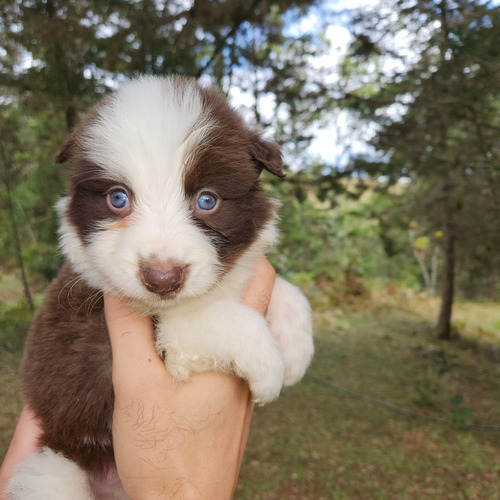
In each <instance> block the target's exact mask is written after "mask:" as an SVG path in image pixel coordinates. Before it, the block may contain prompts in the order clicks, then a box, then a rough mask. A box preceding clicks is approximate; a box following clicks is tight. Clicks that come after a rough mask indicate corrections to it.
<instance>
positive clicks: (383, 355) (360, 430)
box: [0, 299, 500, 500]
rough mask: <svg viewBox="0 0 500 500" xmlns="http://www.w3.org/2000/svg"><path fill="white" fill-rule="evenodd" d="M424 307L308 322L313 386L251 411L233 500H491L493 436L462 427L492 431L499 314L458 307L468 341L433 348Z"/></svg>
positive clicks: (1, 428)
mask: <svg viewBox="0 0 500 500" xmlns="http://www.w3.org/2000/svg"><path fill="white" fill-rule="evenodd" d="M427 302H428V303H427V306H425V301H424V299H422V304H418V307H415V311H416V312H412V311H410V310H409V307H408V303H404V301H399V302H398V301H393V302H392V303H391V301H388V300H385V301H383V300H374V299H373V300H372V301H370V302H367V303H364V304H363V305H361V304H358V305H357V306H356V307H355V308H352V309H343V310H341V309H338V310H331V311H323V312H318V313H316V315H315V322H316V356H315V359H314V362H313V364H312V366H311V368H310V371H309V373H310V377H306V379H304V381H303V382H302V383H301V384H299V385H297V386H295V387H293V388H290V389H287V390H285V391H284V393H283V395H282V396H281V397H280V399H279V400H278V401H277V402H276V403H274V404H271V405H267V406H264V407H261V408H257V409H256V411H255V417H254V421H253V426H252V432H251V435H250V440H249V443H248V447H247V451H246V454H245V459H244V463H243V467H242V470H241V475H240V481H239V485H238V489H237V494H236V498H237V499H314V500H319V499H321V498H323V499H335V500H341V499H358V498H359V499H371V498H374V499H379V498H380V499H385V498H389V499H406V498H408V499H461V498H463V499H481V500H482V499H489V498H499V497H500V432H498V431H494V430H487V429H483V430H473V429H470V428H466V427H464V426H466V425H469V424H474V425H478V426H500V398H499V394H500V378H499V368H500V347H499V345H498V344H497V345H493V344H491V342H492V339H495V336H496V335H497V334H498V332H497V324H496V321H497V320H496V318H498V315H499V313H500V305H498V304H496V305H495V304H479V305H473V304H467V305H459V306H458V307H457V313H459V314H460V315H461V316H460V317H459V318H458V319H457V320H456V321H455V324H456V325H457V322H460V321H462V323H461V324H458V325H457V326H458V327H459V328H460V325H461V326H462V328H463V330H464V332H466V333H467V336H468V338H465V339H464V338H457V339H455V340H453V341H450V342H442V341H438V340H436V339H435V338H434V337H433V336H432V328H431V318H432V315H433V307H434V305H433V303H432V301H427ZM483 308H486V311H485V310H484V309H483ZM11 316H12V313H11ZM14 317H15V318H17V319H16V321H25V320H26V318H25V317H24V316H23V314H22V312H21V313H20V312H19V311H18V312H17V313H15V314H14ZM481 318H484V319H485V321H484V324H481ZM16 321H14V320H11V321H10V322H8V323H7V322H6V321H5V318H3V323H2V324H0V327H2V329H1V332H2V333H0V343H1V344H0V345H1V347H2V349H1V353H0V387H1V389H0V454H1V455H2V456H3V454H4V453H5V451H6V447H7V445H8V442H9V440H10V436H11V432H12V429H13V426H14V422H15V418H16V415H17V413H18V412H19V409H20V399H19V395H18V391H19V383H18V380H17V375H16V374H17V369H18V364H19V358H20V351H21V339H19V335H20V334H19V331H18V330H17V329H16V328H15V324H16ZM464 322H465V323H464ZM7 325H10V327H9V328H7ZM25 325H26V323H24V324H21V327H20V329H21V330H23V329H25ZM479 329H481V330H482V331H483V336H484V338H485V339H487V340H488V342H490V343H485V342H480V341H479V340H478V338H479V336H478V332H479V333H481V332H480V331H479ZM346 390H348V391H346ZM349 391H350V392H349ZM381 403H388V404H390V405H393V406H394V407H395V408H392V409H390V408H387V407H384V406H382V405H381ZM399 410H405V411H406V410H409V411H411V412H414V413H416V414H419V415H422V416H423V417H410V416H406V415H404V414H402V413H400V412H399ZM427 417H429V418H427ZM432 419H440V422H439V423H437V422H435V421H434V420H432Z"/></svg>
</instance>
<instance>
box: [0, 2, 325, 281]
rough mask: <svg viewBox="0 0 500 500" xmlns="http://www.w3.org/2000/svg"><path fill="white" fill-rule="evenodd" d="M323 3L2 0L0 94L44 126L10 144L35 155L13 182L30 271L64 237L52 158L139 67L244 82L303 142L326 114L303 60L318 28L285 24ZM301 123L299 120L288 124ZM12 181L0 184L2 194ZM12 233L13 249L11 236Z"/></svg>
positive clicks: (40, 267) (48, 269)
mask: <svg viewBox="0 0 500 500" xmlns="http://www.w3.org/2000/svg"><path fill="white" fill-rule="evenodd" d="M314 3H315V2H314V0H274V1H272V2H264V1H263V0H252V1H250V2H247V1H244V0H235V1H232V2H215V1H212V0H194V1H192V2H186V1H184V0H173V1H169V2H158V1H154V0H115V1H113V2H101V1H100V0H43V1H42V0H34V1H33V0H4V1H3V2H2V4H1V5H0V102H3V100H4V99H6V96H7V95H8V96H9V99H10V100H12V102H13V103H14V104H15V106H17V109H18V110H19V111H20V112H22V113H24V114H25V116H24V117H23V120H24V123H27V124H29V127H28V128H30V130H31V132H32V133H33V134H35V135H36V137H37V140H35V141H32V142H30V144H29V146H28V144H27V143H26V142H23V141H21V142H18V143H17V144H16V145H15V151H13V154H14V156H16V155H18V156H19V155H21V156H24V155H27V156H28V158H29V164H30V168H29V169H28V170H27V171H26V170H23V169H21V170H22V175H20V176H19V184H18V186H17V187H16V189H15V190H14V192H13V193H11V194H12V197H13V200H14V202H15V204H16V205H17V206H18V207H22V208H23V210H22V214H23V216H22V217H18V218H17V221H18V225H19V228H18V232H19V234H20V237H21V244H22V246H23V248H24V250H23V253H24V254H25V257H26V255H27V254H29V255H28V256H29V257H30V258H28V264H29V265H28V266H27V267H28V271H29V269H36V270H37V271H42V273H43V274H44V275H45V276H47V277H50V275H51V274H52V268H53V265H52V263H53V262H54V260H53V259H51V260H46V259H44V262H43V263H41V262H40V261H37V262H35V260H36V259H34V258H32V257H33V256H34V254H35V252H33V251H31V250H32V249H34V248H36V249H37V251H38V253H42V249H43V248H44V245H45V246H46V248H47V252H50V251H51V250H52V251H54V247H55V241H54V236H52V237H51V236H49V235H54V234H55V231H54V227H55V222H54V221H55V217H54V215H53V213H52V212H51V209H50V207H51V205H52V204H53V202H54V198H55V196H56V195H57V194H59V193H60V192H61V191H62V185H63V184H64V174H63V173H62V172H63V171H62V170H61V167H60V166H55V165H54V162H53V157H54V154H55V152H56V151H57V149H58V147H59V145H60V144H62V141H63V136H64V134H65V133H67V131H69V130H70V129H71V128H72V127H73V126H74V125H75V123H77V122H78V121H79V119H80V116H81V114H82V112H84V111H86V110H87V109H88V108H89V107H90V105H91V104H92V103H94V102H95V101H96V96H98V95H102V94H105V93H106V92H108V91H110V90H111V89H113V88H114V87H115V86H116V85H117V83H118V82H120V81H122V80H125V79H127V78H129V77H131V76H134V75H137V74H139V73H148V74H165V73H181V74H184V75H190V76H194V77H201V78H203V79H205V80H210V82H211V83H215V84H218V85H220V86H221V87H222V88H223V89H224V90H225V91H226V92H228V93H231V91H232V89H233V88H234V87H235V86H236V85H240V84H241V85H242V87H244V90H245V91H246V92H249V93H251V94H252V95H253V97H254V98H255V104H254V105H253V110H252V111H253V113H252V114H251V117H252V118H253V119H254V120H255V122H256V123H261V124H262V125H265V126H266V125H271V126H273V127H274V128H275V130H276V131H277V135H278V136H281V139H282V142H285V143H288V144H289V145H290V148H291V147H292V145H294V144H298V143H300V144H301V145H302V148H303V147H304V145H306V144H307V141H308V140H309V139H310V136H306V135H305V134H302V137H298V135H299V134H298V133H297V132H298V130H300V129H306V128H307V126H308V124H310V123H311V121H313V120H314V119H316V117H317V115H318V113H316V112H314V111H313V112H311V109H312V107H313V105H312V104H311V102H314V100H315V99H316V98H317V96H318V92H319V90H318V87H317V86H316V87H315V88H311V87H310V86H308V85H307V80H308V78H309V77H310V72H308V71H306V67H307V66H308V64H309V60H308V58H309V57H310V56H311V54H314V53H316V52H317V50H318V46H317V44H316V41H318V40H319V39H318V40H316V41H315V43H314V44H313V43H310V42H311V36H310V35H301V34H296V33H295V34H294V33H292V32H290V31H289V30H288V31H287V29H286V27H287V23H289V21H287V20H286V19H287V16H288V19H292V18H293V19H295V20H299V19H300V18H301V16H303V15H305V14H306V13H307V10H308V8H309V7H310V6H311V5H313V4H314ZM299 68H300V70H299ZM269 96H272V97H271V100H274V102H275V103H276V108H277V107H280V112H279V113H278V112H277V109H276V113H275V116H277V115H279V116H280V119H279V120H274V119H273V120H268V119H267V118H266V117H265V116H263V115H262V114H260V113H259V101H260V100H261V99H267V98H269ZM292 115H293V116H292ZM294 118H295V120H294ZM292 122H293V123H297V126H296V128H295V129H293V130H289V128H290V127H289V126H288V125H287V124H288V123H292ZM299 123H300V125H299ZM292 136H293V137H292ZM9 141H10V139H9ZM13 144H14V143H13ZM29 187H31V188H32V189H29ZM5 190H6V187H5V185H4V186H3V188H2V187H0V196H2V195H4V194H5V195H6V191H5ZM4 191H5V193H4ZM48 214H49V216H48ZM0 220H2V222H3V223H7V221H5V220H4V219H0ZM33 228H34V229H33ZM5 234H9V235H11V234H12V233H11V232H8V233H7V232H5ZM9 238H10V236H9ZM23 238H24V240H23ZM7 239H8V238H7ZM6 243H7V245H6V247H5V248H6V249H7V248H8V249H10V251H12V249H13V248H14V246H13V244H12V241H10V240H9V241H6ZM30 251H31V253H30ZM45 263H47V264H49V265H47V266H45V265H44V264H45Z"/></svg>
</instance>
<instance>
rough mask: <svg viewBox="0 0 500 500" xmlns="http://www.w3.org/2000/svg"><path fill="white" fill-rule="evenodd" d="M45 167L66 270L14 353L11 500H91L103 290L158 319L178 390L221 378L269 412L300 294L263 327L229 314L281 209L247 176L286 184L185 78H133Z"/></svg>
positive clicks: (302, 334)
mask: <svg viewBox="0 0 500 500" xmlns="http://www.w3.org/2000/svg"><path fill="white" fill-rule="evenodd" d="M56 160H57V162H58V163H65V162H68V163H69V166H70V168H71V181H70V185H69V191H68V195H67V196H66V197H64V198H62V199H61V200H60V201H59V202H58V204H57V210H58V214H59V217H60V241H61V248H62V251H63V253H64V255H65V257H66V259H67V263H66V264H65V265H64V267H63V268H62V270H61V272H60V273H59V275H58V277H57V278H56V279H55V280H54V282H53V283H52V284H51V286H50V288H49V289H48V291H47V293H46V297H45V301H44V304H43V306H42V307H41V309H40V311H39V312H38V315H37V318H36V321H35V323H34V325H33V326H32V328H31V330H30V332H29V335H28V339H27V343H26V348H25V359H24V369H23V370H24V374H23V378H24V394H25V400H26V403H28V404H29V406H30V407H31V408H32V409H33V410H34V411H35V413H36V414H37V416H38V417H39V418H40V421H41V423H42V425H43V435H42V437H41V440H40V443H42V444H43V447H41V448H40V450H39V452H37V453H34V454H32V455H30V456H29V457H28V458H27V459H26V460H25V462H24V463H23V464H21V466H20V467H19V469H18V473H17V474H16V475H15V476H14V477H13V478H12V479H11V482H10V483H9V489H8V491H9V494H10V497H9V498H13V499H23V498H30V499H51V500H59V499H61V500H76V499H86V498H93V496H92V493H91V488H90V484H91V483H95V481H98V480H99V478H106V477H108V476H109V475H110V473H109V471H110V470H111V471H112V470H114V458H113V447H112V438H111V424H112V412H113V386H112V381H111V349H110V343H109V338H108V332H107V329H106V324H105V321H104V314H103V300H102V296H103V292H109V293H111V294H115V295H117V296H119V297H121V298H123V299H124V300H127V301H128V302H129V303H131V304H132V305H133V306H134V307H135V308H136V309H137V310H139V311H140V312H141V313H143V314H146V315H151V316H153V317H154V318H155V324H156V344H157V349H158V352H159V353H160V354H161V355H162V356H163V357H164V359H165V364H166V367H167V369H168V371H169V372H170V373H171V374H172V375H173V377H174V378H175V379H176V380H178V381H179V382H180V381H184V380H186V379H187V378H188V377H189V375H190V374H191V373H193V372H202V371H206V370H216V371H223V372H231V373H234V374H236V375H238V376H240V377H242V378H244V379H246V380H247V381H248V383H249V385H250V389H251V392H252V394H253V398H254V400H255V401H256V402H258V403H267V402H270V401H273V400H274V399H276V398H277V397H278V395H279V393H280V390H281V388H282V386H283V385H291V384H293V383H295V382H297V381H298V380H299V379H300V378H301V377H302V376H303V375H304V372H305V370H306V368H307V367H308V365H309V363H310V360H311V357H312V355H313V341H312V330H311V314H310V308H309V304H308V302H307V301H306V299H305V298H304V296H303V295H302V294H301V293H300V292H299V290H298V289H297V288H295V287H293V286H292V285H290V284H289V283H287V282H285V281H283V280H280V279H278V280H277V282H276V285H275V288H274V291H273V294H272V297H271V301H270V304H269V310H268V313H267V316H266V318H265V319H264V318H263V317H261V316H260V315H259V314H258V313H257V312H255V311H254V310H253V309H250V308H249V307H246V306H245V305H243V304H242V303H241V302H240V300H239V298H240V297H241V295H242V293H243V290H244V288H245V286H246V284H247V281H248V280H249V278H250V276H251V274H252V270H253V262H254V260H255V258H256V256H258V255H259V254H261V253H263V252H265V251H266V250H267V249H268V248H269V246H270V245H272V244H273V243H274V242H275V240H276V238H277V230H276V228H275V221H276V210H277V204H276V203H275V202H274V201H273V200H271V199H270V198H269V197H268V196H267V195H266V194H265V193H264V192H263V190H262V189H261V186H260V184H259V174H260V173H261V171H262V170H263V169H265V170H267V171H268V172H270V173H271V174H274V175H276V176H278V177H283V176H284V174H283V171H282V157H281V153H280V150H279V148H278V146H277V145H276V144H275V143H274V142H272V141H270V140H268V139H265V138H263V136H262V134H261V132H260V131H258V130H255V129H252V128H249V127H248V126H246V125H245V123H244V122H243V120H242V119H241V117H240V116H239V115H238V114H237V113H236V112H235V111H234V110H233V109H232V108H231V107H230V106H229V105H228V103H227V101H226V99H225V97H224V96H223V95H222V94H221V92H220V91H218V90H216V89H209V88H204V87H202V86H200V85H199V84H198V83H197V82H196V81H194V80H191V79H186V78H182V77H168V78H158V77H142V78H139V79H137V80H134V81H132V82H130V83H127V84H125V85H123V86H122V87H121V88H120V90H119V91H118V92H116V93H114V94H112V95H110V96H108V97H106V98H104V99H103V100H102V102H101V103H99V104H98V105H97V106H96V107H95V108H94V109H93V110H92V111H91V112H90V113H89V115H88V116H87V118H86V119H85V120H84V121H83V123H82V124H81V125H80V126H78V127H77V128H76V129H75V130H74V132H73V133H72V134H71V135H70V137H69V138H68V140H67V142H66V143H65V144H64V146H63V147H62V149H61V151H60V152H59V154H58V155H57V158H56ZM111 475H112V474H111Z"/></svg>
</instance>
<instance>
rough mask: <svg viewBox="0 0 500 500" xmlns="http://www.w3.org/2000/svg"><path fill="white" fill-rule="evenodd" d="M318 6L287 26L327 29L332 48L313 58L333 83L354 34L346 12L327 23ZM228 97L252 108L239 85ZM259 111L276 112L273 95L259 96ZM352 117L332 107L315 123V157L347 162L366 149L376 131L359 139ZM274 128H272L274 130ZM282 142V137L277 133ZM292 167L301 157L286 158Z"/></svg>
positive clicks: (329, 1)
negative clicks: (325, 119) (353, 131)
mask: <svg viewBox="0 0 500 500" xmlns="http://www.w3.org/2000/svg"><path fill="white" fill-rule="evenodd" d="M379 1H383V0H340V1H336V0H326V1H325V2H324V5H325V6H326V7H327V9H330V10H332V11H333V12H338V13H340V12H344V11H345V12H348V11H349V10H351V9H356V8H358V7H363V6H373V5H377V4H378V3H379ZM321 14H322V11H320V10H319V9H314V8H312V9H310V11H309V14H308V15H307V16H305V17H302V18H301V19H300V20H299V22H296V23H293V24H291V25H290V26H288V33H290V34H292V35H297V36H299V35H301V34H311V33H313V34H316V33H318V32H322V30H324V32H323V35H324V37H325V39H326V40H327V41H328V44H329V49H328V51H327V52H326V53H324V54H323V55H321V56H319V57H316V58H315V59H313V60H311V66H312V68H313V69H317V70H324V72H325V75H326V76H325V83H327V84H334V83H336V82H337V81H338V74H339V71H338V68H339V63H340V62H341V61H342V59H343V57H344V56H345V54H346V51H347V48H348V46H349V44H350V42H351V39H352V35H351V33H350V32H349V30H348V29H347V21H346V19H347V16H348V14H347V15H346V14H344V15H337V16H331V21H330V22H329V24H328V25H327V26H326V30H325V27H324V20H323V18H322V16H321ZM229 97H230V99H231V102H232V104H233V105H234V106H235V107H236V108H240V109H241V108H243V109H242V111H243V112H244V108H247V109H250V108H251V107H252V106H253V105H254V97H253V95H251V94H249V93H245V92H243V91H242V90H241V88H238V87H232V88H231V89H230V91H229ZM258 107H259V112H260V113H261V115H262V116H263V117H265V118H271V117H272V116H273V114H274V113H275V103H274V101H273V99H272V97H271V96H269V97H264V98H261V99H260V100H259V105H258ZM351 120H352V117H350V115H349V113H348V111H335V110H333V111H332V114H331V119H330V120H329V122H326V123H323V124H322V125H321V126H319V125H318V126H315V127H314V128H313V129H312V132H313V133H314V136H315V138H314V139H313V141H312V142H311V144H310V146H309V148H308V150H307V153H308V155H309V156H310V157H311V158H313V159H318V160H319V161H321V162H324V163H327V164H330V165H336V166H337V167H338V166H342V165H344V166H345V164H346V163H347V157H348V155H349V154H350V153H352V152H361V151H365V150H366V140H368V139H370V137H371V135H372V134H373V131H370V130H367V131H366V133H365V136H364V137H362V138H360V139H357V138H355V137H353V135H352V134H350V133H349V132H350V129H351V127H350V123H351ZM271 132H272V131H271ZM276 139H277V140H278V142H279V137H276ZM285 160H286V162H287V164H288V165H290V166H291V168H292V169H293V168H294V165H295V168H299V167H298V166H297V163H298V159H294V158H285Z"/></svg>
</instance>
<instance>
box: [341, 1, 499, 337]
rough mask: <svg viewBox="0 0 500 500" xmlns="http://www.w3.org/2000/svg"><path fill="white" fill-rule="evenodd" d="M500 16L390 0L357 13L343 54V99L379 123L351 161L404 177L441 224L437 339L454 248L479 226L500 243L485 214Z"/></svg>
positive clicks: (418, 203) (491, 194) (493, 180)
mask: <svg viewBox="0 0 500 500" xmlns="http://www.w3.org/2000/svg"><path fill="white" fill-rule="evenodd" d="M499 20H500V13H499V8H498V7H495V6H491V5H489V4H487V3H485V2H480V1H476V0H461V1H458V2H453V1H451V0H441V1H440V2H438V3H436V2H433V1H425V0H424V1H419V2H417V3H413V2H407V1H406V0H405V1H403V0H401V1H395V2H393V3H392V4H391V5H390V6H389V5H386V6H385V8H382V9H379V10H378V11H377V12H361V13H360V14H359V17H358V18H357V19H356V21H355V23H354V29H355V32H356V33H357V37H356V39H355V42H354V43H353V44H352V47H351V52H350V54H349V57H348V58H347V60H346V64H348V65H349V72H350V74H351V75H352V78H351V81H350V85H351V88H350V89H349V92H348V93H346V101H345V105H346V106H350V107H351V108H352V109H355V110H356V111H358V112H359V113H360V115H362V116H363V117H364V118H365V119H369V120H371V121H372V122H375V123H376V124H377V126H376V127H377V128H376V134H375V136H374V138H373V140H372V141H371V144H372V145H373V146H374V147H375V148H376V150H377V151H378V152H379V154H378V157H374V156H373V155H371V156H366V157H364V158H358V159H357V163H356V166H357V168H358V169H361V170H363V171H365V172H369V173H371V174H373V175H377V176H380V175H386V176H388V177H389V178H390V179H392V180H394V181H396V180H397V179H399V178H401V177H405V178H407V179H409V180H410V181H411V183H410V188H409V190H408V192H409V194H413V196H412V197H410V198H409V201H408V205H407V207H408V210H409V212H410V214H411V215H412V216H413V218H415V219H420V220H424V221H425V224H426V225H427V226H428V227H429V228H430V229H432V230H433V231H437V230H441V231H442V232H443V242H442V250H443V251H442V255H443V266H442V283H441V309H440V313H439V317H438V321H437V324H436V334H437V336H438V337H440V338H450V335H451V312H452V304H453V298H454V293H455V275H456V258H457V253H458V251H460V253H469V255H471V254H472V253H473V250H472V249H471V248H470V247H469V245H470V237H469V235H471V234H472V233H477V231H478V230H479V231H480V232H481V234H482V235H483V237H482V240H483V241H486V240H489V242H488V243H487V244H486V245H485V246H486V247H487V248H494V245H495V244H496V243H495V242H498V236H497V235H498V234H499V229H500V227H499V223H498V217H497V218H496V220H492V218H491V217H489V216H485V214H489V213H492V212H493V213H495V212H496V213H498V198H497V197H496V193H497V192H498V188H499V173H500V172H499V164H498V161H497V158H498V147H499V140H498V138H497V135H498V134H497V132H498V126H499V119H500V115H499V113H498V103H499V102H500V93H499V88H500V87H499V85H498V83H499V82H498V70H499V65H498V60H497V57H496V54H495V47H497V46H498V44H499V43H500V29H499ZM404 37H406V38H407V41H406V44H405V46H404V47H402V48H401V47H398V46H397V44H396V42H397V41H398V40H399V41H401V40H402V39H404ZM402 61H404V64H402ZM369 66H371V67H372V68H373V69H378V72H374V74H375V75H376V77H371V78H370V77H368V78H367V75H366V68H367V67H369ZM388 67H389V68H392V69H390V70H389V71H388V70H387V68H388ZM354 75H355V77H354ZM486 186H489V188H486ZM473 200H474V201H473ZM479 228H480V229H479ZM484 264H485V269H486V266H487V263H486V262H485V263H484ZM485 269H483V272H484V270H485Z"/></svg>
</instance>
